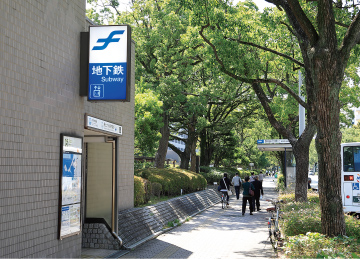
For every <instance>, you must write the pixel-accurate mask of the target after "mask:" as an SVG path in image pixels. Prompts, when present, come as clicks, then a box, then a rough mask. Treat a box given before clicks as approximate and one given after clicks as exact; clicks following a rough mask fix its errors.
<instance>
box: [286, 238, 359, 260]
mask: <svg viewBox="0 0 360 260" xmlns="http://www.w3.org/2000/svg"><path fill="white" fill-rule="evenodd" d="M359 245H360V244H359V241H358V239H357V238H354V237H333V238H329V237H326V236H325V235H323V234H320V233H313V232H308V233H306V235H297V236H294V237H291V238H289V240H288V242H286V243H285V247H286V249H285V250H286V251H285V256H286V257H287V258H297V259H298V258H322V259H324V258H325V259H329V258H330V259H334V258H360V247H359Z"/></svg>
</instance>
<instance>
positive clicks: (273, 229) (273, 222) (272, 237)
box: [269, 218, 278, 250]
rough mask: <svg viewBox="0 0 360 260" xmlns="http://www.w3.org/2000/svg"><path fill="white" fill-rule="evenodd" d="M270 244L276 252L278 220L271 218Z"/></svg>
mask: <svg viewBox="0 0 360 260" xmlns="http://www.w3.org/2000/svg"><path fill="white" fill-rule="evenodd" d="M270 225H271V227H270V231H269V232H270V242H271V245H272V247H273V248H274V250H277V247H278V228H277V226H276V220H275V219H274V218H271V220H270Z"/></svg>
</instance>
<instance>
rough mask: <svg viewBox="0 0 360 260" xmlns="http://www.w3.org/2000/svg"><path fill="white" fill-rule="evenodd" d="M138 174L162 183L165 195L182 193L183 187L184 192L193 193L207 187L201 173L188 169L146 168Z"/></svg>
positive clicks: (152, 181) (153, 181) (151, 180)
mask: <svg viewBox="0 0 360 260" xmlns="http://www.w3.org/2000/svg"><path fill="white" fill-rule="evenodd" d="M137 174H141V175H142V176H146V177H147V178H148V180H149V181H150V182H151V183H155V182H157V183H160V184H161V186H162V192H163V194H164V195H169V196H176V195H181V189H182V190H183V194H184V193H191V192H195V191H198V190H202V189H204V188H206V185H207V184H206V180H205V178H204V177H203V176H201V175H200V174H196V173H193V172H190V171H187V170H182V169H177V168H172V169H155V168H154V169H144V170H139V171H138V172H137Z"/></svg>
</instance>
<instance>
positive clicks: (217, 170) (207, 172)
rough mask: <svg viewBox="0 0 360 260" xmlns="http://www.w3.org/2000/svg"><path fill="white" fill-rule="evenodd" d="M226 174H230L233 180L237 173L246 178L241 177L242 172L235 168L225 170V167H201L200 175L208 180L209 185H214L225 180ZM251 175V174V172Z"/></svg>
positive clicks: (229, 176)
mask: <svg viewBox="0 0 360 260" xmlns="http://www.w3.org/2000/svg"><path fill="white" fill-rule="evenodd" d="M224 173H227V174H228V178H229V179H230V180H231V179H232V178H233V177H234V176H235V174H236V173H239V176H240V177H241V178H244V177H245V176H244V177H242V176H241V172H240V171H238V170H237V169H235V168H230V167H227V168H223V167H205V166H201V167H200V174H201V175H202V176H203V177H204V178H205V179H206V181H207V183H208V184H213V183H214V182H217V183H219V182H220V180H221V179H222V178H223V176H224ZM249 175H250V172H249Z"/></svg>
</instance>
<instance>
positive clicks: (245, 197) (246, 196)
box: [242, 176, 255, 216]
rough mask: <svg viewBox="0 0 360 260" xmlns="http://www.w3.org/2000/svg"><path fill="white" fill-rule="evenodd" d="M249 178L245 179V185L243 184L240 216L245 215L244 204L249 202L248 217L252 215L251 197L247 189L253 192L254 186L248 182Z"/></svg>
mask: <svg viewBox="0 0 360 260" xmlns="http://www.w3.org/2000/svg"><path fill="white" fill-rule="evenodd" d="M249 179H250V178H249V176H246V177H245V183H243V185H242V186H243V188H244V191H243V202H242V215H243V216H244V215H245V210H246V204H247V202H248V201H249V207H250V215H253V204H252V196H251V195H250V193H249V189H251V190H253V191H255V187H254V185H253V184H252V183H251V182H249Z"/></svg>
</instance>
